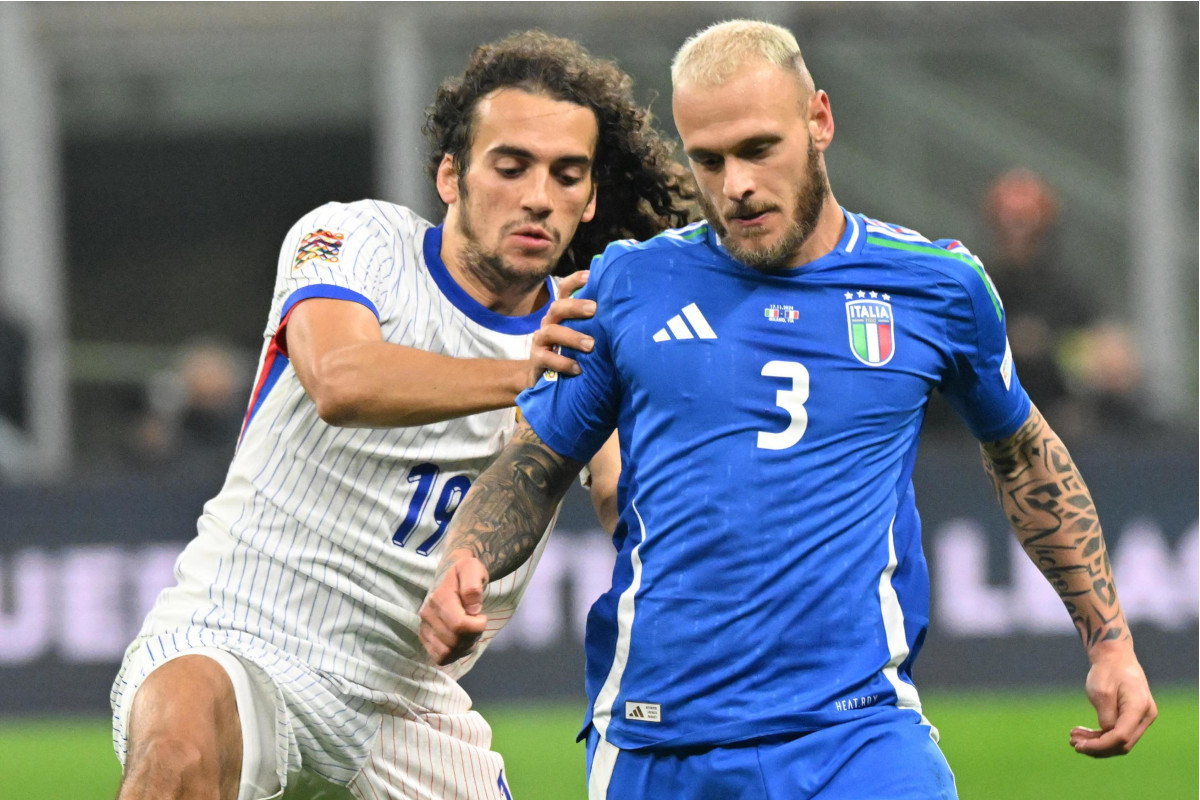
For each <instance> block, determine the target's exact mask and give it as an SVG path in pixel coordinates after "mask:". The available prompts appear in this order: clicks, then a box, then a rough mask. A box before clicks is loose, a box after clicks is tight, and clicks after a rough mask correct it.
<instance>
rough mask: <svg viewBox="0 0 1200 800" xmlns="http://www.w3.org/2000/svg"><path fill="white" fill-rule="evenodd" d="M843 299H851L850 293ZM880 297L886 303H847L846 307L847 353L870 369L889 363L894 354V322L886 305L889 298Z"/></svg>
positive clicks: (890, 307) (856, 301)
mask: <svg viewBox="0 0 1200 800" xmlns="http://www.w3.org/2000/svg"><path fill="white" fill-rule="evenodd" d="M859 294H860V295H861V294H863V292H859ZM871 294H875V292H872V293H871ZM846 295H847V297H850V296H852V295H850V293H849V292H847V293H846ZM883 296H884V298H886V299H884V300H875V299H871V300H850V301H848V302H847V303H846V325H847V327H848V328H849V329H850V350H851V352H853V353H854V357H855V358H857V359H858V360H859V361H861V362H862V363H864V364H866V365H867V366H870V367H879V366H882V365H884V364H886V363H888V362H889V361H891V360H892V355H893V354H894V353H895V352H896V337H895V318H894V317H893V316H892V304H891V303H890V302H888V300H890V299H891V298H888V296H887V295H886V294H885V295H883Z"/></svg>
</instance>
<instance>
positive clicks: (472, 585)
mask: <svg viewBox="0 0 1200 800" xmlns="http://www.w3.org/2000/svg"><path fill="white" fill-rule="evenodd" d="M486 585H487V570H486V569H485V568H484V566H483V564H482V563H480V562H479V561H478V560H477V559H474V558H464V559H462V560H460V561H459V562H456V563H455V564H454V566H452V567H451V568H450V570H449V572H447V573H446V575H445V576H444V577H443V578H442V580H441V582H440V583H438V585H437V586H435V587H434V588H433V590H432V591H431V592H430V593H429V596H428V597H426V598H425V604H424V605H423V606H421V627H420V629H419V631H418V636H419V637H420V639H421V644H422V645H424V647H425V652H426V653H428V654H429V658H430V660H431V661H432V662H433V663H434V664H437V665H438V666H445V665H446V664H450V663H452V662H454V661H457V660H458V659H460V658H462V657H463V656H466V655H468V654H469V653H470V652H471V651H472V650H474V649H475V645H476V644H477V643H478V642H479V638H480V637H481V636H482V635H483V632H484V631H485V630H487V623H488V618H487V616H486V615H485V614H483V613H482V611H483V590H484V587H485V586H486Z"/></svg>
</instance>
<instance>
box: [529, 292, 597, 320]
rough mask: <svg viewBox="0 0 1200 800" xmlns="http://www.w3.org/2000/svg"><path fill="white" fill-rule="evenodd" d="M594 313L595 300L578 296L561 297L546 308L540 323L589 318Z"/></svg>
mask: <svg viewBox="0 0 1200 800" xmlns="http://www.w3.org/2000/svg"><path fill="white" fill-rule="evenodd" d="M595 315H596V301H595V300H584V299H582V298H579V297H561V298H559V299H558V300H555V301H554V302H553V303H551V304H550V307H549V308H547V309H546V316H544V317H542V325H556V324H558V323H560V322H562V321H563V320H568V319H590V318H591V317H593V316H595Z"/></svg>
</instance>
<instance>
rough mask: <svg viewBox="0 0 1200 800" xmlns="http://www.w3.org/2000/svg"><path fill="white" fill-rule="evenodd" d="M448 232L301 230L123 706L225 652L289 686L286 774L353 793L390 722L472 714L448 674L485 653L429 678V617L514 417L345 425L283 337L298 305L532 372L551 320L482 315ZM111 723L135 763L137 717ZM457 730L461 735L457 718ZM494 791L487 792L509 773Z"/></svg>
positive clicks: (417, 221)
mask: <svg viewBox="0 0 1200 800" xmlns="http://www.w3.org/2000/svg"><path fill="white" fill-rule="evenodd" d="M441 233H442V231H441V228H440V227H433V226H431V225H430V223H428V222H426V221H425V220H423V219H421V218H420V217H418V216H417V215H416V214H414V213H413V212H411V211H410V210H408V209H406V208H403V207H400V206H396V205H392V204H388V203H381V202H374V201H361V202H356V203H351V204H340V203H330V204H327V205H325V206H322V207H320V208H318V209H316V210H315V211H313V212H311V213H309V214H308V215H306V216H305V217H303V218H302V219H301V220H300V221H299V222H298V223H297V224H296V225H295V226H294V227H293V228H292V229H291V231H290V232H289V233H288V235H287V238H286V240H285V242H284V244H283V247H282V250H281V255H280V260H279V267H278V273H277V279H276V284H275V292H274V298H273V301H272V304H271V311H270V315H269V318H268V323H267V327H266V330H265V333H264V339H265V342H264V346H263V351H262V357H261V359H260V362H259V378H258V380H257V383H256V385H255V388H254V390H253V393H252V397H251V400H250V404H249V409H248V412H247V415H246V421H245V423H244V426H243V429H242V432H241V436H240V439H239V442H238V445H237V451H236V454H235V456H234V458H233V461H232V464H231V466H230V468H229V472H228V475H227V477H226V480H225V483H224V486H223V487H222V489H221V490H220V492H219V494H218V495H217V496H216V497H215V498H213V499H212V500H211V501H209V502H208V503H207V504H206V505H205V507H204V512H203V515H202V517H201V518H200V521H199V524H198V528H199V532H200V535H199V536H198V537H197V538H196V539H195V540H193V541H192V543H191V544H189V546H188V547H187V548H186V549H185V550H184V552H183V554H182V555H181V556H180V558H179V561H178V563H177V564H176V569H175V572H176V578H177V580H178V582H179V585H178V586H176V587H174V588H171V589H167V590H166V591H165V592H163V594H162V595H161V596H160V597H159V599H158V601H157V602H156V605H155V607H154V609H153V610H152V611H151V613H150V615H149V617H148V618H147V620H146V622H145V624H144V626H143V629H142V631H141V635H140V637H139V639H138V640H136V641H135V642H134V643H133V644H132V645H131V646H130V649H129V654H128V655H127V659H126V668H125V669H123V670H122V672H121V674H120V675H119V676H118V678H117V682H116V684H115V685H114V688H113V707H114V709H117V708H120V707H121V703H120V699H121V695H122V694H123V693H125V692H129V691H134V690H135V689H136V687H137V685H138V684H139V682H140V679H141V677H142V675H143V674H144V673H145V671H147V670H148V669H150V668H153V666H154V665H156V664H157V663H159V662H160V661H161V660H162V659H165V658H169V657H170V656H171V655H172V654H174V653H176V652H178V651H179V650H180V649H186V648H189V647H197V646H203V647H218V648H221V649H225V650H228V651H230V652H232V653H234V654H235V655H238V656H239V657H241V658H243V659H245V660H247V661H249V662H251V663H253V664H255V665H257V666H259V667H261V668H262V669H263V670H264V671H265V672H266V673H267V674H268V675H270V676H271V678H272V680H274V681H275V682H276V685H277V686H278V687H279V688H280V691H281V693H282V696H281V705H282V706H283V707H284V708H285V709H286V710H287V713H288V715H290V722H291V725H292V727H293V728H294V731H293V733H294V735H289V737H288V739H290V741H288V740H281V742H280V748H281V749H285V750H287V753H286V754H284V755H285V756H286V757H283V756H281V762H283V763H285V764H287V765H288V769H292V768H294V767H295V766H297V764H296V762H297V759H300V760H302V761H303V763H304V766H305V767H313V768H315V769H316V770H317V771H318V774H319V775H320V776H321V777H323V778H325V779H328V780H330V781H333V782H334V783H338V784H342V785H344V784H347V783H349V782H350V781H351V780H352V779H353V778H354V776H355V775H356V774H357V773H358V771H359V770H360V769H361V768H362V766H363V764H364V763H365V762H366V761H367V759H368V756H369V754H370V752H371V749H372V740H373V739H374V738H375V737H377V736H378V735H379V731H380V728H381V725H382V723H381V717H380V715H381V714H383V713H398V714H405V715H408V716H413V715H416V716H427V717H430V718H435V717H437V718H441V717H443V716H449V717H454V716H455V715H467V714H472V715H473V712H470V699H469V698H468V697H467V695H466V693H465V692H464V691H463V690H462V689H461V688H460V687H459V686H458V684H457V683H456V681H455V678H457V677H458V676H460V675H461V674H462V673H464V672H466V671H467V670H468V669H470V667H471V665H472V664H473V663H474V661H475V660H476V659H477V658H478V656H479V654H480V653H481V651H482V650H483V649H484V648H483V647H480V648H478V649H477V650H476V652H475V654H474V655H472V656H471V657H468V658H466V659H464V660H462V661H460V662H457V663H456V664H454V665H452V666H451V667H448V668H446V669H438V668H435V667H433V666H431V665H430V664H429V662H428V659H427V656H426V655H425V651H424V648H423V647H422V645H421V643H420V641H419V639H418V637H417V631H418V627H419V623H420V620H419V617H418V611H419V609H420V606H421V603H422V602H423V601H424V598H425V594H426V591H427V590H428V588H429V587H430V585H431V584H432V581H433V576H434V571H435V568H436V565H437V561H438V557H439V550H438V547H439V545H440V543H441V539H442V536H443V534H444V533H445V530H446V527H447V525H448V523H449V521H450V518H451V516H452V514H453V513H454V510H455V509H456V508H457V506H458V504H459V502H460V501H461V500H462V498H463V496H464V495H465V494H466V492H467V490H468V489H469V488H470V485H471V482H472V481H473V480H474V479H475V478H476V477H477V476H478V475H479V473H480V472H481V471H482V470H483V469H484V468H485V467H486V466H487V465H488V464H489V463H490V462H491V461H492V460H493V459H494V458H495V456H496V455H497V454H498V453H499V451H500V450H501V449H502V448H503V446H504V445H505V443H506V442H507V441H508V439H509V438H510V437H511V436H512V433H513V431H514V430H515V429H516V412H515V410H514V409H512V408H508V409H502V410H497V411H491V412H486V413H481V414H474V415H471V416H468V417H462V418H459V419H452V420H448V421H445V422H439V423H434V424H430V425H422V426H418V427H406V428H386V429H385V428H343V427H334V426H331V425H328V424H326V423H325V422H323V421H322V420H321V419H320V417H319V416H318V414H317V409H316V406H315V404H314V403H313V401H312V400H311V399H310V398H309V396H308V394H307V393H306V392H305V391H304V388H303V386H301V384H300V381H299V379H298V377H297V375H296V372H295V369H294V368H293V367H292V366H291V364H290V362H289V359H288V350H287V337H286V330H287V320H288V316H289V314H290V313H291V311H292V310H293V309H294V308H295V307H296V306H297V304H298V303H300V302H302V301H305V300H309V299H314V298H332V299H336V300H343V301H349V302H354V303H358V304H360V305H362V306H363V307H365V308H367V309H368V310H370V311H371V312H372V313H373V314H374V315H375V316H376V318H377V319H378V320H379V325H380V327H381V330H382V334H383V339H384V340H385V341H387V342H391V343H395V344H399V345H404V346H407V347H413V348H417V349H420V350H425V351H429V352H434V353H441V354H444V355H448V356H454V357H460V358H492V359H525V358H528V354H529V347H530V343H531V339H532V334H533V332H534V331H536V330H537V328H538V325H539V323H540V320H541V317H542V315H543V313H544V310H545V309H544V307H543V308H541V309H538V310H537V311H535V312H534V313H532V314H530V315H528V316H524V317H507V316H503V315H500V314H496V313H494V312H492V311H490V310H488V309H487V308H485V307H483V306H482V305H480V304H479V303H477V302H476V301H475V300H474V299H472V298H471V297H470V296H469V295H468V294H467V293H466V292H465V291H464V290H463V289H462V288H460V287H459V286H458V284H457V283H455V282H454V280H453V278H452V277H451V276H450V274H449V273H448V272H447V270H446V267H445V265H444V264H443V263H442V261H441V257H440V255H439V253H440V250H441ZM547 288H548V289H549V290H550V296H551V297H553V294H554V292H553V288H554V287H553V283H552V282H550V281H548V282H547ZM535 564H536V558H535V559H532V560H531V563H530V564H528V565H527V566H526V567H524V568H522V569H521V570H519V571H517V572H515V573H513V574H512V575H510V576H508V577H505V578H504V579H502V580H499V581H496V582H494V583H492V584H490V585H489V586H488V589H487V594H486V597H485V602H484V613H486V614H487V615H488V617H489V623H488V630H487V632H486V633H485V635H484V637H483V641H482V644H486V642H487V641H488V640H490V639H491V638H492V637H493V636H494V635H495V633H496V632H497V631H498V630H499V629H500V628H501V627H502V626H503V625H504V623H505V622H506V621H507V620H508V618H509V617H510V616H511V614H512V612H513V610H514V609H515V607H516V605H517V603H518V601H519V599H520V597H521V595H522V593H523V592H524V590H525V586H526V584H527V582H528V579H529V577H530V575H531V573H532V570H533V568H534V567H535ZM134 654H138V655H137V657H136V658H135V657H134ZM115 722H116V727H115V733H114V739H115V744H116V748H117V751H118V754H119V755H121V756H122V757H123V755H124V751H125V733H124V721H123V720H121V719H117V720H115ZM456 724H463V725H465V723H462V722H461V720H460V722H458V723H455V722H454V721H453V720H450V722H449V723H448V725H449V726H450V728H453V726H454V725H456ZM467 727H471V728H472V730H471V731H470V734H471V737H473V739H474V740H478V741H482V742H483V746H484V748H485V749H486V747H487V746H488V745H487V741H488V739H489V736H490V734H489V733H488V731H487V728H486V724H484V723H483V722H482V720H481V719H478V715H473V716H472V717H471V719H470V720H469V725H467ZM448 729H449V728H448ZM475 729H478V730H475ZM464 735H465V734H464ZM402 745H403V743H401V744H400V745H396V746H400V747H402ZM413 758H414V763H415V760H416V756H415V755H414V756H413ZM488 784H489V785H491V786H492V788H493V789H494V788H495V784H496V776H494V775H493V776H491V778H490V779H489V781H488ZM497 791H498V790H497ZM493 793H494V792H491V791H490V790H489V793H488V794H487V795H486V796H492V794H493ZM464 796H472V797H473V796H476V795H475V794H474V793H472V792H469V791H468V792H465V795H464ZM479 796H484V795H479ZM497 796H502V795H497Z"/></svg>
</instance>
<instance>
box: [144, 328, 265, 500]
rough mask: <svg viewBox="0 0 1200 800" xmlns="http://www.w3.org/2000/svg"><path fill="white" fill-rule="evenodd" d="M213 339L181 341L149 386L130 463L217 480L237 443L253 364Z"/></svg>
mask: <svg viewBox="0 0 1200 800" xmlns="http://www.w3.org/2000/svg"><path fill="white" fill-rule="evenodd" d="M243 361H244V359H243V358H240V357H239V356H238V354H237V353H236V352H235V351H234V350H233V349H232V348H230V347H228V346H226V345H224V344H222V343H220V342H217V341H212V340H195V341H192V342H189V343H188V344H186V345H184V347H183V349H182V350H181V351H180V354H179V357H178V359H177V361H176V364H175V367H174V368H173V369H171V370H169V371H167V372H164V373H162V374H161V375H159V376H157V377H156V379H155V380H154V382H153V383H152V385H151V386H150V387H149V390H148V398H147V400H148V406H149V408H148V409H147V411H146V414H145V416H144V417H143V418H142V419H141V420H140V421H139V422H138V423H137V426H136V428H135V430H134V433H133V438H132V453H131V455H132V461H133V463H134V466H136V467H139V468H142V469H148V470H154V471H155V472H162V471H166V472H167V473H169V474H189V475H191V476H193V477H197V478H201V479H207V478H209V477H212V478H213V479H214V480H219V479H220V478H221V477H222V476H223V475H224V474H225V468H226V467H227V466H228V464H229V458H230V457H231V456H232V454H233V450H234V447H235V446H236V444H237V438H238V434H239V432H240V430H241V425H242V417H243V416H244V415H245V412H246V407H245V397H246V394H247V384H248V382H249V380H250V378H251V377H252V372H253V365H251V364H248V363H243Z"/></svg>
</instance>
